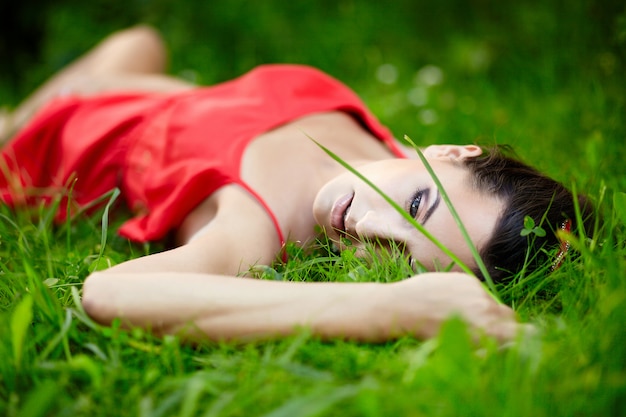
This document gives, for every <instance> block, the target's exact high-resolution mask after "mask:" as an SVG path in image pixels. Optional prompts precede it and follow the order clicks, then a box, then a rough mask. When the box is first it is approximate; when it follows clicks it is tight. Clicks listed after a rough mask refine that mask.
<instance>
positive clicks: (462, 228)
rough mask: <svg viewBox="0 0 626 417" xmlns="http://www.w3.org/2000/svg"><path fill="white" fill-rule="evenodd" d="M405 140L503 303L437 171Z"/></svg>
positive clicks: (495, 293) (407, 138)
mask: <svg viewBox="0 0 626 417" xmlns="http://www.w3.org/2000/svg"><path fill="white" fill-rule="evenodd" d="M404 139H405V140H406V141H408V142H409V143H410V144H411V146H413V148H414V149H415V151H416V152H417V156H419V158H420V160H421V161H422V163H423V164H424V166H425V167H426V170H427V171H428V173H429V174H430V176H431V178H432V179H433V181H434V182H435V184H436V185H437V189H438V190H439V193H440V194H441V198H442V199H443V201H444V202H445V203H446V206H448V210H450V213H451V214H452V217H453V218H454V221H455V223H456V225H457V227H458V228H459V230H460V231H461V234H462V235H463V239H464V240H465V243H466V244H467V246H468V247H469V249H470V251H471V252H472V256H473V257H474V261H476V265H477V266H478V269H479V270H480V272H481V273H482V274H483V277H484V278H485V281H486V282H487V285H488V286H489V289H490V290H491V292H492V295H493V296H494V297H495V298H496V300H497V301H501V300H500V294H499V293H498V289H497V288H496V286H495V284H494V282H493V280H492V279H491V275H490V274H489V271H487V267H486V266H485V263H484V262H483V260H482V258H481V257H480V254H479V253H478V250H477V249H476V246H475V245H474V242H472V239H471V238H470V236H469V233H467V229H466V228H465V225H464V224H463V222H462V221H461V218H460V217H459V214H458V213H457V211H456V209H455V208H454V205H453V204H452V201H450V197H448V193H446V190H445V189H444V188H443V185H442V184H441V181H439V178H438V177H437V175H435V171H434V170H433V168H432V167H431V166H430V164H429V163H428V161H427V160H426V157H425V156H424V154H423V153H422V151H421V150H420V149H419V148H418V147H417V145H416V144H415V142H413V140H412V139H411V138H410V137H408V136H407V135H404Z"/></svg>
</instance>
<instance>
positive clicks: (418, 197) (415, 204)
mask: <svg viewBox="0 0 626 417" xmlns="http://www.w3.org/2000/svg"><path fill="white" fill-rule="evenodd" d="M423 195H424V192H423V191H418V192H417V194H415V196H414V197H413V200H411V206H410V207H409V214H410V215H411V217H415V216H417V210H418V209H419V208H420V203H421V202H422V196H423Z"/></svg>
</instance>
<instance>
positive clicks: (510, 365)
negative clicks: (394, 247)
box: [0, 0, 626, 417]
mask: <svg viewBox="0 0 626 417" xmlns="http://www.w3.org/2000/svg"><path fill="white" fill-rule="evenodd" d="M39 3H40V4H39V6H38V8H34V7H33V6H31V5H29V4H27V3H26V2H24V4H17V3H15V2H14V4H11V5H8V2H7V4H5V5H3V6H2V8H3V9H1V10H2V11H3V12H5V14H6V13H7V12H10V13H11V15H12V16H13V17H14V18H13V19H12V22H11V23H10V24H9V23H7V24H6V25H4V29H2V32H1V33H2V39H0V62H1V63H2V65H0V66H1V67H2V68H0V106H7V107H11V106H14V105H16V104H17V102H18V101H19V99H20V98H22V97H24V96H25V95H26V94H27V93H28V92H29V91H31V90H32V88H34V87H35V86H36V85H37V84H38V83H40V82H42V81H43V80H44V79H45V78H46V77H47V76H49V75H50V74H52V73H53V72H54V71H56V70H58V69H59V68H61V67H62V66H63V65H65V64H67V63H68V62H70V61H71V60H72V59H74V58H76V57H77V56H78V55H80V54H81V53H82V52H84V51H85V50H86V49H88V48H89V47H91V46H93V44H94V43H95V42H97V41H98V40H99V39H100V38H102V37H103V36H105V35H106V34H108V33H110V32H111V31H113V30H116V29H121V28H123V27H126V26H130V25H132V24H135V23H138V22H145V23H150V24H153V25H154V26H156V27H157V28H159V29H160V30H161V31H162V33H163V36H164V38H165V39H166V42H167V43H168V46H169V48H170V49H171V57H170V61H171V65H170V70H169V72H170V73H171V74H174V75H178V76H181V77H183V78H186V79H188V80H191V81H193V82H196V83H198V84H211V83H215V82H219V81H223V80H226V79H229V78H232V77H234V76H237V75H239V74H242V73H243V72H245V71H247V70H248V69H250V68H252V67H254V66H255V65H258V64H262V63H268V62H295V63H305V64H310V65H314V66H316V67H319V68H321V69H323V70H325V71H326V72H328V73H330V74H332V75H334V76H335V77H337V78H339V79H341V80H343V81H344V82H345V83H347V84H348V85H350V86H351V87H352V88H353V89H354V90H355V91H357V93H358V94H359V95H360V96H361V97H363V99H364V100H365V101H366V102H367V103H368V105H369V106H370V107H371V108H372V109H373V111H374V113H376V114H377V115H378V116H379V118H380V119H381V120H382V121H383V122H384V123H385V124H386V125H388V126H389V127H390V128H391V129H392V130H393V131H394V133H395V134H396V136H398V137H402V136H403V135H405V134H406V135H408V136H410V137H411V138H413V139H414V140H415V141H416V142H418V143H419V144H424V145H426V144H432V143H468V142H477V143H481V144H493V143H506V144H510V145H512V146H513V147H514V148H515V149H516V150H517V152H518V154H519V155H520V156H521V157H522V158H523V159H524V160H526V161H530V162H532V164H533V165H534V166H536V167H537V168H539V169H540V170H542V171H545V172H547V173H548V174H550V175H551V176H553V177H555V178H557V179H558V180H560V181H562V182H563V183H565V184H566V185H568V186H569V187H572V188H573V189H575V190H576V191H577V192H580V193H585V194H587V195H588V196H590V197H591V198H592V199H593V201H594V202H595V203H596V204H597V206H598V210H599V212H600V213H601V214H602V216H603V221H604V223H603V225H601V226H599V227H598V230H597V233H596V235H595V236H594V238H593V239H585V238H582V237H580V236H579V237H578V238H576V239H574V241H573V245H574V247H575V249H577V253H579V256H576V257H570V258H568V259H567V260H566V262H565V263H564V264H563V266H562V267H561V268H560V269H558V270H557V271H555V272H553V273H550V274H546V273H544V272H541V273H536V274H531V275H528V276H521V275H520V276H517V277H516V278H515V280H514V282H515V285H511V286H508V287H506V288H501V289H500V290H501V292H502V293H503V294H504V297H505V299H506V300H507V301H508V302H509V303H511V304H512V305H513V306H514V308H515V309H516V311H517V312H518V314H519V316H520V319H521V320H523V321H528V322H531V323H533V324H535V326H536V327H537V329H538V332H537V334H536V335H534V336H532V337H527V338H525V339H523V340H520V341H518V342H517V343H515V344H512V345H509V346H504V347H502V346H498V345H496V343H495V342H494V341H493V340H490V339H486V338H485V339H484V340H482V341H480V342H479V343H477V344H476V343H472V342H470V341H469V338H468V336H467V332H466V329H465V326H464V324H463V323H462V322H460V321H458V320H456V319H451V320H450V321H449V322H447V323H446V325H445V326H444V328H443V329H442V332H441V334H440V335H439V337H438V338H436V339H433V340H429V341H425V342H424V341H418V340H414V339H411V338H403V339H400V340H397V341H394V342H389V343H386V344H359V343H351V342H342V341H334V342H321V341H319V340H317V339H316V338H314V337H311V336H310V335H309V334H308V333H307V332H306V330H303V331H301V332H299V333H298V334H297V335H295V336H293V337H290V338H287V339H284V340H276V341H266V342H256V343H248V344H234V343H210V344H209V343H207V344H204V345H197V346H189V345H184V344H181V343H180V342H179V340H178V339H177V338H176V337H166V338H162V339H157V338H154V337H152V336H151V335H150V334H147V333H145V332H143V331H138V330H134V331H124V330H120V329H119V328H118V327H117V326H113V327H112V328H103V327H100V326H98V325H95V324H94V323H93V322H92V321H91V320H89V318H88V317H87V316H86V315H85V314H84V312H83V311H82V309H81V305H80V293H81V287H82V282H83V279H84V278H85V277H86V276H87V274H88V273H89V271H90V270H91V269H93V268H97V267H101V266H102V265H103V264H106V263H107V262H108V263H118V262H121V261H123V260H125V259H128V258H129V257H135V256H140V255H143V254H145V253H149V252H153V251H157V250H160V249H162V247H161V246H160V245H159V244H151V245H145V246H139V245H134V244H131V243H129V242H127V241H125V240H124V239H122V238H120V237H118V236H116V235H115V228H116V226H117V225H119V224H120V223H121V222H122V221H123V220H124V219H125V218H126V216H127V215H126V214H125V213H123V212H115V213H113V214H112V215H111V216H110V217H107V216H105V213H104V212H103V210H101V211H99V212H98V213H96V214H95V215H94V216H91V217H87V216H79V217H77V218H74V219H72V221H70V222H68V223H65V224H60V225H59V224H54V222H53V221H52V217H53V216H52V214H53V211H54V208H43V207H41V208H35V209H33V210H32V211H30V212H26V211H19V212H14V211H11V210H10V209H8V208H6V207H0V271H1V272H0V306H1V307H0V315H1V316H0V415H6V416H20V417H30V416H33V417H34V416H82V415H85V416H113V415H115V416H117V415H119V416H126V415H129V416H172V415H176V416H256V415H259V416H272V417H275V416H288V417H292V416H298V417H300V416H302V417H303V416H314V415H338V416H395V415H402V416H459V415H470V416H490V415H493V416H498V417H503V416H525V417H526V416H533V417H535V416H538V417H539V416H549V417H555V416H587V415H588V416H611V415H615V416H618V415H626V331H625V329H624V323H625V321H626V280H625V278H626V272H625V271H626V257H625V255H626V246H625V244H624V243H625V241H626V231H625V226H626V194H624V192H626V164H625V163H624V160H625V158H626V121H625V119H626V117H625V116H626V6H625V5H624V3H623V2H622V1H618V0H607V1H601V0H595V1H593V0H580V1H569V2H566V1H557V0H543V1H539V0H519V1H515V2H501V1H500V2H499V1H495V0H467V1H462V0H440V1H432V2H425V1H417V0H413V1H411V0H398V1H394V2H382V1H374V0H371V1H357V0H339V1H328V0H318V1H316V2H306V1H291V2H283V1H280V0H264V1H259V2H250V1H242V0H230V1H228V0H214V1H206V2H199V1H192V0H179V1H177V2H170V1H166V0H127V1H126V2H121V1H118V0H115V1H107V0H94V1H92V2H81V1H78V0H58V1H55V2H52V1H51V0H47V1H46V0H44V1H41V2H39ZM386 3H387V4H386ZM9 35H10V37H9ZM103 219H105V220H106V221H103ZM290 250H291V252H292V256H291V259H290V261H289V262H288V264H287V265H280V264H278V265H274V266H273V267H274V269H273V270H270V273H267V274H266V278H270V279H276V278H278V279H281V278H282V279H295V280H313V279H316V280H319V279H323V280H326V279H328V280H337V281H350V280H380V281H386V280H389V279H395V278H394V277H397V274H399V273H400V272H398V271H401V270H402V269H401V268H399V267H398V264H397V262H394V261H384V260H383V261H380V262H379V263H376V264H374V265H371V264H368V263H365V262H363V261H361V260H359V259H355V258H354V257H353V256H351V253H350V252H347V253H344V254H341V255H339V256H332V257H330V258H329V259H324V260H323V261H319V259H318V258H316V257H315V255H314V254H310V253H308V252H303V251H301V250H300V249H299V248H297V247H295V246H294V247H291V248H290Z"/></svg>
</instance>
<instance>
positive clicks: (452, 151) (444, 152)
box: [423, 145, 483, 160]
mask: <svg viewBox="0 0 626 417" xmlns="http://www.w3.org/2000/svg"><path fill="white" fill-rule="evenodd" d="M423 153H424V156H425V157H426V158H439V159H452V160H463V159H465V158H471V157H474V156H479V155H481V154H482V153H483V150H482V148H481V147H480V146H476V145H430V146H428V147H426V148H425V149H424V151H423Z"/></svg>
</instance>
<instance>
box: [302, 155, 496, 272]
mask: <svg viewBox="0 0 626 417" xmlns="http://www.w3.org/2000/svg"><path fill="white" fill-rule="evenodd" d="M423 152H424V155H425V156H426V158H427V160H428V162H429V164H430V165H431V167H432V168H433V170H434V171H435V174H436V175H437V177H438V178H439V181H441V184H442V185H443V188H444V189H445V191H446V193H447V194H448V196H449V197H450V200H451V201H452V204H453V205H454V207H455V209H456V211H457V213H458V214H459V217H460V218H461V221H462V222H463V224H464V225H465V228H466V229H467V231H468V233H469V235H470V237H471V239H472V241H473V243H474V245H475V246H476V247H477V248H478V250H480V249H481V248H482V246H483V245H484V244H485V243H486V242H487V241H488V240H489V239H490V237H491V235H492V233H493V230H494V227H495V223H496V221H497V219H498V217H499V215H500V213H501V211H502V210H503V203H502V202H501V201H499V200H498V199H496V198H494V197H491V196H486V195H484V194H482V193H480V192H478V191H476V190H475V189H473V187H472V186H471V179H470V178H469V173H468V171H467V170H466V169H465V168H463V166H462V165H461V164H460V163H458V162H459V161H460V160H462V159H463V158H466V157H468V156H475V155H479V154H480V153H481V150H480V148H478V147H476V146H465V147H461V146H448V145H437V146H431V147H428V148H426V149H424V151H423ZM358 171H359V172H360V173H361V174H363V175H364V176H365V177H366V178H368V179H369V180H370V181H372V182H373V183H374V184H375V185H376V186H378V187H379V188H380V189H381V190H382V191H383V192H384V193H385V194H387V195H388V196H389V197H391V198H392V199H393V200H394V201H395V202H396V203H397V204H398V205H399V206H400V207H402V208H403V209H404V210H406V211H407V212H408V213H410V214H411V215H412V216H414V218H415V220H417V221H418V222H419V223H420V224H422V225H423V226H424V228H425V229H426V230H428V231H429V232H430V233H431V234H432V235H434V236H435V237H436V238H437V239H438V240H439V241H440V242H441V243H443V244H444V245H445V246H446V247H447V248H448V249H449V250H451V251H452V252H453V253H454V254H455V255H456V256H458V257H459V258H460V259H461V260H462V261H463V262H464V263H465V264H466V265H469V266H474V265H475V262H474V261H473V257H472V255H471V251H470V249H469V248H468V246H467V244H466V243H465V240H464V239H463V237H462V234H461V231H460V229H459V227H458V226H457V224H456V222H455V220H454V218H453V217H452V214H451V213H450V211H449V210H448V207H447V206H446V204H445V202H444V201H443V199H442V198H441V194H440V192H439V190H438V189H437V186H436V185H435V182H434V181H433V179H432V178H431V177H430V175H429V174H428V171H427V170H426V168H425V166H424V165H423V164H422V163H421V161H419V160H410V159H390V160H384V161H378V162H374V163H370V164H367V165H363V166H361V167H359V168H358ZM313 214H314V216H315V219H316V220H317V222H318V223H319V224H320V225H321V226H322V227H323V228H324V229H325V231H326V232H327V234H328V236H329V237H330V239H331V240H333V241H334V242H336V243H337V244H338V245H339V246H340V247H341V248H344V247H345V245H344V243H343V242H342V240H343V239H346V238H347V239H349V240H351V241H352V242H353V246H356V247H357V248H363V247H364V244H363V242H366V241H369V242H372V243H375V244H380V245H382V246H392V245H394V244H397V245H398V246H399V247H400V248H403V249H404V250H405V253H407V254H408V255H410V256H411V257H412V258H414V259H416V260H417V261H419V262H420V263H421V264H423V265H424V266H425V267H427V268H428V269H431V270H432V269H434V268H435V267H436V265H442V266H446V265H448V264H449V263H450V262H451V260H450V259H449V258H448V257H447V256H446V255H445V254H444V253H443V252H442V251H441V250H440V249H439V248H437V247H436V246H435V245H434V244H433V243H432V242H431V241H430V240H428V239H427V238H426V237H425V236H424V235H423V234H421V233H420V232H419V231H418V230H416V229H415V228H414V227H413V226H412V225H411V224H410V223H409V222H408V221H407V220H406V219H404V218H403V217H402V215H401V214H400V213H398V212H397V211H396V210H395V209H394V208H393V207H391V205H389V204H388V203H387V202H386V201H385V200H384V199H383V198H382V197H381V196H380V195H379V194H378V193H376V192H375V191H374V190H373V189H371V188H370V187H369V186H368V185H367V184H365V183H364V182H363V181H361V180H360V179H359V178H358V177H356V176H355V175H353V174H351V173H346V174H343V175H340V176H339V177H337V178H335V179H333V180H332V181H330V182H329V183H327V184H326V185H325V186H324V187H323V188H322V189H321V190H320V192H319V193H318V195H317V197H316V199H315V202H314V205H313Z"/></svg>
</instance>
